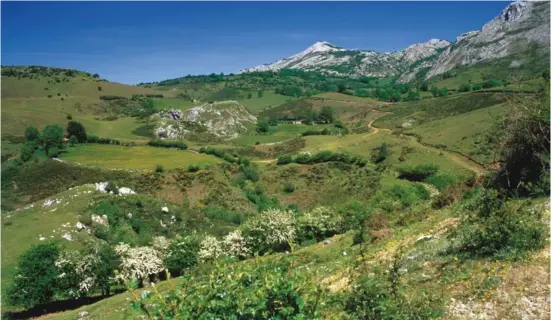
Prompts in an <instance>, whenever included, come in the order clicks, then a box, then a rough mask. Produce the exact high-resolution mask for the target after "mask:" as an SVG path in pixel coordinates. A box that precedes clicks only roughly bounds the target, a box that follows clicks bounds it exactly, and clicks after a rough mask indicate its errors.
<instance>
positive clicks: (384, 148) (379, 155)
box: [372, 143, 388, 163]
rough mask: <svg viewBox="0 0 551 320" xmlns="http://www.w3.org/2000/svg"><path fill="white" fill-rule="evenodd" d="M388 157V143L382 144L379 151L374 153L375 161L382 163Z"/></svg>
mask: <svg viewBox="0 0 551 320" xmlns="http://www.w3.org/2000/svg"><path fill="white" fill-rule="evenodd" d="M387 157H388V145H387V144H386V143H383V144H381V146H380V147H379V148H377V151H376V152H375V154H374V155H373V157H372V158H373V159H372V160H373V162H375V163H381V162H383V161H385V159H386V158H387Z"/></svg>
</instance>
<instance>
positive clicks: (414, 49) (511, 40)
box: [242, 1, 549, 82]
mask: <svg viewBox="0 0 551 320" xmlns="http://www.w3.org/2000/svg"><path fill="white" fill-rule="evenodd" d="M532 44H535V45H539V46H545V47H546V48H547V51H548V50H549V48H548V46H549V2H548V1H541V2H526V1H518V2H513V3H510V4H509V5H508V6H507V7H506V8H505V9H504V10H503V11H502V12H501V13H500V14H499V15H498V16H497V17H496V18H494V19H493V20H491V21H490V22H488V23H487V24H486V25H484V27H483V28H482V29H481V30H478V31H470V32H466V33H463V34H461V35H459V36H458V37H457V38H456V39H455V43H453V44H452V43H450V42H448V41H446V40H439V39H431V40H429V41H427V42H425V43H418V44H414V45H411V46H409V47H407V48H406V49H403V50H400V51H396V52H386V53H378V52H374V51H363V50H348V49H344V48H340V47H337V46H335V45H332V44H330V43H328V42H316V43H315V44H314V45H312V46H310V47H309V48H307V49H306V50H304V51H302V52H300V53H298V54H295V55H293V56H291V57H288V58H285V59H281V60H278V61H276V62H274V63H271V64H264V65H260V66H257V67H253V68H250V69H246V70H243V71H242V72H252V71H276V70H280V69H283V68H290V69H302V70H310V71H320V72H324V73H327V74H336V75H342V76H373V77H386V76H399V80H398V81H399V82H408V81H411V80H412V79H414V78H415V77H416V75H418V74H419V73H420V72H424V73H426V76H425V78H427V79H428V78H430V77H432V76H435V75H439V74H442V73H444V72H446V71H448V70H450V69H453V68H455V67H458V66H466V65H472V64H476V63H479V62H486V61H490V60H494V59H499V58H503V57H506V56H509V55H512V54H515V53H518V52H521V51H523V50H526V49H527V47H528V46H530V45H532Z"/></svg>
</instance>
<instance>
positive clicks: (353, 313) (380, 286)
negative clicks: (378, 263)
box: [344, 276, 443, 320]
mask: <svg viewBox="0 0 551 320" xmlns="http://www.w3.org/2000/svg"><path fill="white" fill-rule="evenodd" d="M392 291H393V290H392V287H391V284H390V283H389V282H387V281H385V280H383V279H380V278H378V277H376V276H362V277H361V278H360V279H359V281H358V282H357V284H356V285H355V286H353V289H352V291H351V292H350V293H349V295H348V298H347V300H346V302H345V308H344V309H345V311H346V313H347V314H348V315H349V316H350V317H351V318H352V319H373V320H378V319H396V320H409V319H436V318H440V317H441V316H442V315H443V308H442V301H441V300H440V299H437V298H436V297H435V296H433V295H430V294H428V293H427V292H426V291H417V292H416V295H415V297H414V298H406V297H405V296H404V295H401V294H399V293H393V292H392Z"/></svg>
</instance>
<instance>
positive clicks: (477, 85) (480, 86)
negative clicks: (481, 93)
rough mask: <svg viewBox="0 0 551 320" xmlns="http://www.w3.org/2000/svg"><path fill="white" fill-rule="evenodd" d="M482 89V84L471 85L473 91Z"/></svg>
mask: <svg viewBox="0 0 551 320" xmlns="http://www.w3.org/2000/svg"><path fill="white" fill-rule="evenodd" d="M481 89H482V83H474V84H473V91H478V90H481Z"/></svg>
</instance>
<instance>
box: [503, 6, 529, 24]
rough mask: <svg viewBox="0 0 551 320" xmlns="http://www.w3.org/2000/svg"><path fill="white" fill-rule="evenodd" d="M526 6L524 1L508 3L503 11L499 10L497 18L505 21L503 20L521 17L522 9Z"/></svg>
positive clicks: (509, 20)
mask: <svg viewBox="0 0 551 320" xmlns="http://www.w3.org/2000/svg"><path fill="white" fill-rule="evenodd" d="M526 7H527V2H526V1H515V2H513V3H511V4H510V5H508V6H507V7H506V8H505V9H503V11H502V12H501V14H500V16H499V19H501V20H503V21H505V22H513V21H516V20H518V19H520V17H522V14H523V13H524V10H525V9H526Z"/></svg>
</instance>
